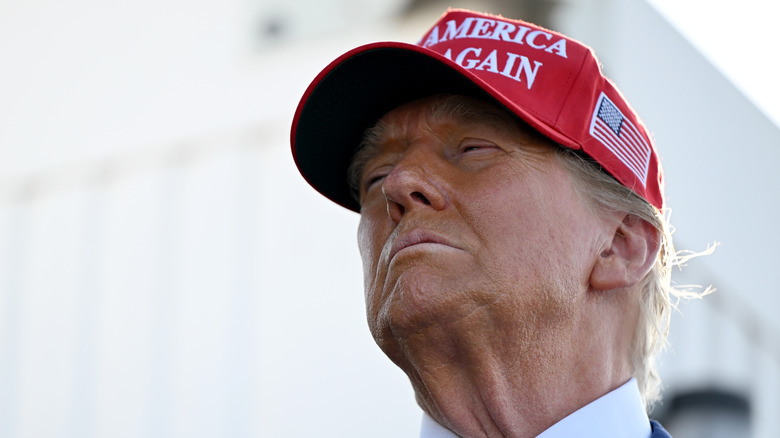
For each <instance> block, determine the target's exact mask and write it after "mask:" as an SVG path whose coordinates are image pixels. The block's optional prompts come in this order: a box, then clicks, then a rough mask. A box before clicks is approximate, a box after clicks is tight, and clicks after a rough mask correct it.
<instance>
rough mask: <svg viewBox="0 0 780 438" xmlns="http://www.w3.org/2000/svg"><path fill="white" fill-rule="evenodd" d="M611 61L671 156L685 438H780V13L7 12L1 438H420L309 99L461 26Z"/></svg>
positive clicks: (657, 7)
mask: <svg viewBox="0 0 780 438" xmlns="http://www.w3.org/2000/svg"><path fill="white" fill-rule="evenodd" d="M447 6H454V7H469V8H472V9H476V10H480V11H486V12H491V13H500V14H503V15H504V16H507V17H512V18H523V19H526V20H529V21H534V22H537V23H539V24H542V25H545V26H548V27H551V28H554V29H556V30H560V31H562V32H564V33H566V34H568V35H570V36H572V37H575V38H578V39H580V40H582V41H584V42H586V43H587V44H589V45H591V46H593V47H594V48H595V49H596V52H597V53H598V54H599V56H600V58H601V60H602V62H603V63H604V68H605V71H606V72H607V74H608V75H609V76H610V77H612V78H613V79H614V80H615V81H616V82H617V83H618V85H619V86H620V88H621V89H622V90H623V92H624V94H626V95H627V97H628V100H629V101H630V102H631V103H632V105H633V106H634V107H635V108H636V109H637V111H638V112H639V114H641V115H642V117H643V118H644V120H645V123H646V124H647V125H648V126H649V127H650V130H651V131H652V132H653V134H654V135H655V139H656V142H657V145H658V148H659V150H660V154H661V157H662V160H663V164H664V167H665V169H666V179H667V197H668V204H669V205H670V206H671V207H672V209H673V214H672V216H671V219H672V223H673V224H675V225H676V228H677V231H676V234H675V244H676V245H677V247H678V249H690V250H695V251H701V250H704V249H705V248H707V247H708V245H712V244H714V243H715V242H719V243H720V247H719V248H718V249H717V251H716V252H715V254H714V255H711V256H708V257H704V258H701V259H698V260H695V261H692V262H691V263H690V264H689V266H688V268H687V269H686V270H683V271H681V272H676V273H675V276H676V281H677V282H678V283H680V284H701V285H713V286H714V287H715V288H717V292H715V293H714V294H712V295H710V296H708V297H706V298H705V299H704V300H701V301H699V300H696V301H691V302H685V303H682V304H681V305H680V312H677V313H675V315H674V317H673V322H672V324H673V326H672V332H671V336H670V340H671V348H670V349H669V350H668V351H667V352H666V353H664V355H663V356H662V357H661V358H660V360H661V372H662V375H663V378H664V384H665V390H664V397H665V398H664V403H663V404H662V405H660V406H658V407H657V408H656V409H655V411H654V412H653V414H652V416H654V417H656V418H659V419H661V420H662V421H663V422H664V423H665V425H666V426H667V427H668V429H669V430H670V431H671V432H672V434H673V435H674V436H675V438H688V437H705V436H706V437H709V438H712V437H762V438H772V437H778V436H780V415H778V413H780V321H779V318H778V316H777V313H778V310H780V293H778V292H779V291H778V286H777V282H776V280H775V279H774V277H773V275H774V274H773V273H777V270H778V269H779V268H778V266H780V256H779V255H778V253H777V250H776V248H778V247H780V233H778V232H777V227H776V222H777V218H778V216H780V215H779V214H778V213H779V209H778V204H777V194H778V192H779V191H780V174H779V173H778V172H777V170H776V167H777V163H778V162H780V129H778V126H779V125H780V104H778V102H780V91H779V90H780V86H778V85H777V82H776V74H777V64H776V50H777V43H778V42H780V38H778V37H777V34H776V33H774V32H773V31H772V28H773V26H774V25H775V23H776V21H777V19H778V18H780V10H779V9H778V7H777V6H776V2H774V1H772V0H765V1H761V0H741V1H739V2H737V1H703V0H678V1H674V0H556V1H552V0H528V1H509V0H493V1H480V2H477V1H453V2H440V1H433V0H430V1H423V0H375V1H357V0H308V1H282V0H225V1H221V2H216V1H206V0H189V1H184V0H154V1H152V0H137V1H135V2H120V1H97V0H73V1H70V2H54V1H50V0H25V1H20V0H7V1H3V2H0V151H1V153H0V436H2V437H9V438H16V437H216V436H220V437H224V436H227V437H309V436H319V437H362V436H371V437H387V438H391V437H416V436H417V434H418V427H419V422H420V415H421V414H420V410H419V408H417V407H416V405H415V403H414V400H413V395H412V392H411V388H410V387H409V384H408V382H407V381H406V378H405V376H404V375H403V374H402V373H401V372H400V371H399V370H397V369H396V368H395V367H394V366H393V365H392V364H391V363H390V362H389V361H388V360H387V359H385V357H384V356H383V355H382V353H381V352H380V351H379V349H378V348H377V347H376V346H375V345H374V343H373V340H372V339H371V338H370V335H369V333H368V330H367V327H366V323H365V320H364V308H363V297H362V274H361V271H360V267H361V265H360V261H359V257H358V254H357V249H356V245H355V240H356V238H355V232H356V224H357V220H358V217H357V215H356V214H354V213H351V212H348V211H346V210H344V209H342V208H340V207H337V206H335V205H333V204H331V203H330V202H329V201H326V200H325V199H324V198H322V197H320V196H319V195H317V194H316V193H315V192H314V191H313V190H312V189H310V188H309V187H308V186H306V185H305V183H304V182H303V181H302V179H301V178H300V177H299V176H298V174H297V172H296V170H295V167H294V164H293V163H292V160H291V158H290V154H289V127H290V122H291V119H292V115H293V112H294V110H295V107H296V105H297V102H298V100H299V98H300V96H301V95H302V94H303V92H304V90H305V88H306V86H307V85H308V84H309V82H310V81H311V79H313V78H314V76H315V75H316V74H317V73H318V72H319V71H320V70H321V69H322V68H323V67H324V66H325V65H326V64H327V63H328V62H330V61H331V60H332V59H334V58H335V57H336V56H338V55H340V54H341V53H343V52H345V51H347V50H349V49H351V48H353V47H355V46H357V45H359V44H362V43H367V42H373V41H378V40H401V41H408V42H414V41H416V40H417V39H418V38H419V37H420V36H421V35H422V34H423V33H424V32H425V31H426V30H427V29H428V28H429V26H430V25H431V24H432V23H433V22H434V21H435V20H436V19H437V18H438V17H439V15H440V14H441V13H442V12H443V11H444V10H445V9H446V8H447Z"/></svg>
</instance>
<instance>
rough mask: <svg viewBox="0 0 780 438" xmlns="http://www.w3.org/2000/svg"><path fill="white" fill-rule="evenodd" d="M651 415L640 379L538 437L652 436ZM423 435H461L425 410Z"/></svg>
mask: <svg viewBox="0 0 780 438" xmlns="http://www.w3.org/2000/svg"><path fill="white" fill-rule="evenodd" d="M650 433H651V430H650V420H649V419H648V418H647V413H646V412H645V406H644V403H643V401H642V396H641V395H640V394H639V386H638V385H637V383H636V379H631V380H629V381H628V382H626V383H625V384H623V385H622V386H620V387H619V388H617V389H615V390H614V391H612V392H609V393H607V394H606V395H604V396H602V397H600V398H598V399H596V400H595V401H593V402H591V403H590V404H588V405H586V406H584V407H582V408H580V409H578V410H577V411H575V412H574V413H572V414H571V415H569V416H568V417H566V418H564V419H563V420H561V421H559V422H557V423H555V424H554V425H553V426H552V427H550V428H549V429H547V430H545V431H544V432H542V434H541V435H539V436H538V437H537V438H565V437H573V436H576V437H579V438H648V437H649V436H650ZM420 438H458V436H457V435H455V434H454V433H452V432H451V431H450V430H448V429H446V428H445V427H443V426H442V425H440V424H439V423H437V422H436V421H435V420H434V419H433V418H431V417H430V416H429V415H428V414H427V413H425V412H423V419H422V427H421V428H420Z"/></svg>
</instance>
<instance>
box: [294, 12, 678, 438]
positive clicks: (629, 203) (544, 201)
mask: <svg viewBox="0 0 780 438" xmlns="http://www.w3.org/2000/svg"><path fill="white" fill-rule="evenodd" d="M292 147H293V154H294V157H295V159H296V163H297V165H298V167H299V169H300V171H301V173H302V175H303V176H304V177H305V178H306V179H307V180H308V182H309V183H310V184H311V185H312V186H313V187H314V188H315V189H317V190H318V191H320V192H321V193H322V194H323V195H325V196H327V197H328V198H330V199H331V200H333V201H335V202H336V203H338V204H340V205H342V206H344V207H347V208H349V209H351V210H354V211H357V212H359V213H360V215H361V220H360V226H359V230H358V242H359V248H360V253H361V257H362V259H363V269H364V280H365V297H366V309H367V315H368V321H369V326H370V329H371V332H372V335H373V336H374V339H375V340H376V342H377V344H378V345H379V346H380V347H381V348H382V350H383V351H384V352H385V353H386V354H387V356H388V357H389V358H390V359H391V360H393V361H394V362H395V363H396V364H397V365H398V366H399V367H400V368H401V369H403V370H404V371H405V372H406V374H407V375H408V376H409V379H410V381H411V383H412V386H413V388H414V390H415V394H416V398H417V402H418V404H419V405H420V407H421V408H422V409H423V411H424V419H423V430H422V434H421V436H423V437H452V436H463V437H483V436H484V437H501V436H503V437H532V436H543V437H547V438H550V437H567V436H593V437H637V438H639V437H642V438H647V437H650V436H652V437H665V436H668V434H667V433H666V432H665V431H664V430H663V428H662V427H661V426H660V425H658V424H657V423H655V422H651V421H650V420H648V417H647V414H646V413H645V406H650V405H651V404H652V403H653V402H654V401H655V399H656V398H657V395H658V379H657V376H656V373H655V368H654V365H653V359H654V355H655V354H656V352H657V351H658V349H659V348H660V346H661V345H662V344H663V342H664V339H665V336H666V329H667V327H668V318H669V311H670V293H672V292H673V291H672V290H671V287H670V285H669V283H670V281H669V276H670V272H669V270H670V267H671V264H672V262H673V254H674V252H673V249H672V247H671V239H670V236H669V233H668V226H667V224H666V221H665V219H664V216H663V214H662V212H663V209H664V200H663V181H662V173H661V168H660V164H659V160H658V156H657V153H656V151H655V148H654V146H653V143H652V140H651V139H650V137H649V135H648V133H647V130H646V129H645V127H644V125H643V124H642V122H641V121H640V120H639V118H638V116H637V115H636V114H635V113H634V111H633V110H632V109H631V107H630V106H629V105H628V103H627V102H626V101H625V100H624V99H623V96H622V95H621V94H620V92H619V91H618V90H617V89H616V88H615V87H614V85H613V84H612V83H611V82H610V81H609V80H607V79H606V78H605V77H604V76H603V75H602V73H601V71H600V69H599V64H598V61H597V60H596V58H595V56H594V55H593V53H592V51H591V50H590V49H589V48H588V47H586V46H584V45H582V44H580V43H579V42H576V41H574V40H571V39H568V38H566V37H565V36H563V35H560V34H557V33H555V32H552V31H548V30H546V29H542V28H539V27H537V26H534V25H532V24H529V23H525V22H522V21H516V20H509V19H505V18H502V17H495V16H490V15H485V14H478V13H474V12H470V11H465V10H450V11H447V13H445V14H444V15H443V16H442V17H441V18H440V19H439V21H438V22H437V23H436V24H435V25H434V26H433V27H432V28H431V29H430V30H429V31H428V32H427V33H426V34H425V35H424V36H423V38H422V39H421V40H420V42H419V43H418V44H416V45H411V44H404V43H395V42H386V43H376V44H370V45H366V46H362V47H358V48H357V49H354V50H352V51H350V52H348V53H346V54H345V55H343V56H341V57H340V58H338V59H337V60H335V61H334V62H333V63H332V64H331V65H329V66H328V67H327V68H326V69H325V70H324V71H323V72H322V73H321V74H320V75H319V76H318V77H317V78H316V79H315V80H314V82H313V83H312V84H311V85H310V87H309V89H308V90H307V91H306V93H305V95H304V97H303V99H302V100H301V103H300V105H299V107H298V110H297V112H296V115H295V119H294V121H293V128H292Z"/></svg>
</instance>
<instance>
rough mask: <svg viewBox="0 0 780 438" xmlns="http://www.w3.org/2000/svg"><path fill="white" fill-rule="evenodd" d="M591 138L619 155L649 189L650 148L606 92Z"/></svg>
mask: <svg viewBox="0 0 780 438" xmlns="http://www.w3.org/2000/svg"><path fill="white" fill-rule="evenodd" d="M590 135H592V136H593V137H594V138H595V139H596V140H598V141H600V142H601V144H603V145H604V146H606V147H607V149H609V150H610V151H611V152H612V153H613V154H615V156H616V157H617V158H618V159H619V160H620V161H621V162H622V163H623V164H624V165H625V166H626V167H627V168H628V169H629V170H631V172H633V174H634V175H636V176H637V178H639V180H640V181H641V182H642V186H645V184H646V181H647V170H648V167H649V166H650V145H649V144H648V143H647V141H645V139H644V137H642V135H641V134H640V132H639V130H638V129H637V128H636V126H634V124H633V123H631V121H630V120H628V119H627V118H626V117H625V116H624V115H623V113H622V112H620V110H619V109H618V107H617V106H615V104H614V103H612V101H611V100H609V98H608V97H607V96H606V95H605V94H604V93H601V96H599V100H598V102H596V108H595V109H594V110H593V119H592V120H591V122H590Z"/></svg>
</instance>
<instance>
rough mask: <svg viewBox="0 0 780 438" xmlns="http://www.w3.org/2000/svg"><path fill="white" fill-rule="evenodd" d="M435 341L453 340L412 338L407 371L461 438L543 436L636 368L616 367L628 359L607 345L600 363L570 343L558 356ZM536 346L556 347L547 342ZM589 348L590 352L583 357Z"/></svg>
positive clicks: (435, 413) (425, 403)
mask: <svg viewBox="0 0 780 438" xmlns="http://www.w3.org/2000/svg"><path fill="white" fill-rule="evenodd" d="M431 339H440V340H441V339H445V338H437V337H434V336H430V333H428V334H426V335H424V336H415V337H414V338H411V339H407V342H405V343H404V349H405V350H406V355H405V356H406V357H407V358H409V357H411V358H414V362H413V363H411V362H409V363H406V364H405V365H406V366H403V367H402V368H404V369H405V370H406V371H407V375H408V376H409V378H410V380H411V382H412V386H413V387H414V390H415V393H416V397H417V402H418V404H419V405H420V406H421V407H422V409H423V410H424V411H425V412H427V413H428V414H429V415H430V416H431V417H433V418H434V419H435V420H436V421H437V422H439V423H440V424H442V425H444V426H446V427H447V428H448V429H450V430H453V431H455V432H456V433H458V434H459V435H461V436H468V437H480V436H490V437H494V436H495V437H534V436H537V435H538V434H540V433H541V432H542V431H544V430H545V429H547V428H549V427H550V426H552V425H553V424H555V423H556V422H557V421H558V420H560V419H562V418H564V417H566V416H567V415H569V414H571V413H572V412H574V411H576V410H577V409H579V408H580V407H582V406H585V405H587V404H588V403H590V402H591V401H593V400H596V399H597V398H599V397H600V396H602V395H604V394H606V393H608V392H610V391H612V390H614V389H615V388H617V387H619V386H620V385H622V384H623V383H625V382H626V381H627V380H628V379H629V378H630V377H631V371H630V369H629V368H628V366H616V367H612V368H610V367H609V366H608V364H612V363H618V364H620V363H623V362H625V361H621V360H618V359H617V358H615V357H611V356H610V354H609V351H608V349H606V348H605V349H604V351H598V352H596V354H595V356H596V357H598V358H599V360H598V361H595V362H594V361H589V360H588V358H589V357H592V355H593V353H594V352H593V351H589V350H583V349H581V348H577V349H575V348H566V347H565V345H566V344H564V347H561V348H558V349H556V350H555V351H550V349H549V348H548V349H545V350H541V349H538V348H524V349H518V348H516V347H520V346H519V345H508V346H501V347H502V348H496V345H494V344H490V342H489V341H485V342H474V340H469V341H468V342H464V343H457V344H456V343H453V341H452V340H451V339H450V340H448V341H447V343H446V344H445V343H444V342H438V343H436V344H435V345H430V344H428V341H429V340H431ZM456 339H462V337H461V336H458V337H457V338H456ZM504 339H506V338H504ZM444 345H448V347H446V348H445V347H444ZM528 345H529V344H525V346H526V347H528ZM535 345H548V346H549V345H550V343H545V342H544V340H542V339H540V340H539V342H538V343H537V344H535ZM602 346H603V345H602ZM594 348H595V347H594ZM510 351H511V352H512V354H501V353H502V352H510ZM583 351H586V352H587V353H588V354H589V355H588V356H585V357H583V356H582V355H581V352H583ZM507 358H511V361H507V360H506V359H507Z"/></svg>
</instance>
